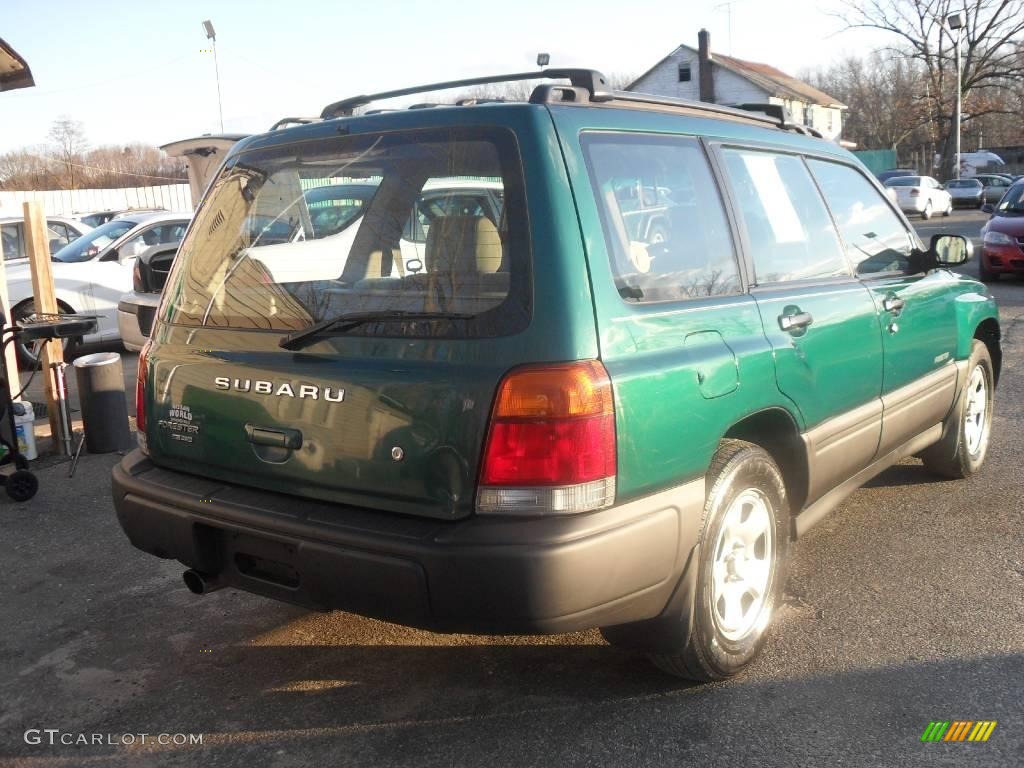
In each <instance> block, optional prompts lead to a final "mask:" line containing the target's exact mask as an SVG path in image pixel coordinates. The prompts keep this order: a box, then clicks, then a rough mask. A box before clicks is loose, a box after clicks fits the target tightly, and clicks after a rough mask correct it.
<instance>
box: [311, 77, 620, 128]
mask: <svg viewBox="0 0 1024 768" xmlns="http://www.w3.org/2000/svg"><path fill="white" fill-rule="evenodd" d="M521 80H568V81H569V82H570V83H572V84H573V85H574V86H575V87H577V88H585V89H586V90H587V91H588V92H589V93H590V98H591V100H592V101H607V100H608V99H610V98H611V97H612V92H611V90H610V89H609V88H608V79H607V78H606V77H605V76H604V75H602V74H601V73H600V72H598V71H596V70H593V69H541V70H535V71H533V72H513V73H511V74H506V75H488V76H486V77H470V78H467V79H465V80H448V81H446V82H443V83H428V84H427V85H416V86H412V87H411V88H398V89H397V90H394V91H381V92H380V93H370V94H364V95H362V96H352V97H350V98H347V99H342V100H341V101H336V102H334V103H333V104H328V105H327V106H326V107H324V109H323V112H321V113H320V117H321V118H322V119H324V120H329V119H330V118H332V117H346V116H349V115H351V114H353V112H354V111H355V110H356V109H357V108H358V107H365V106H366V105H367V104H370V103H371V102H374V101H380V100H381V99H391V98H395V97H396V96H410V95H412V94H414V93H427V92H429V91H444V90H448V89H449V88H465V87H468V86H472V85H488V84H490V83H512V82H518V81H521Z"/></svg>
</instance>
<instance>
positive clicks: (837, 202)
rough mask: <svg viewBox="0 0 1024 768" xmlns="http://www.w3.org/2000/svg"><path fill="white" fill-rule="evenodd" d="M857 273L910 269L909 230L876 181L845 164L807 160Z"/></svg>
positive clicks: (910, 241) (911, 245)
mask: <svg viewBox="0 0 1024 768" xmlns="http://www.w3.org/2000/svg"><path fill="white" fill-rule="evenodd" d="M807 164H808V165H809V166H810V169H811V172H812V173H813V174H814V178H815V179H816V180H817V182H818V186H819V187H820V188H821V192H822V194H823V195H824V196H825V202H826V203H828V207H829V208H830V209H831V211H832V217H833V218H834V219H835V222H836V226H837V227H838V228H839V234H840V235H841V236H842V238H843V243H844V244H845V246H846V255H847V257H848V258H849V260H850V263H851V264H853V265H854V268H855V270H856V272H857V274H858V275H865V274H873V273H879V272H906V271H909V270H910V253H911V250H912V248H913V245H914V241H913V238H912V236H911V234H910V232H909V231H908V230H907V228H906V226H904V224H903V221H902V220H901V219H900V217H899V216H897V215H896V212H895V211H894V210H893V209H892V206H890V205H889V203H888V202H887V201H886V199H885V198H884V197H882V194H881V193H880V192H879V191H878V189H876V188H875V185H874V184H872V183H871V182H870V181H868V180H867V179H866V178H864V176H863V175H862V174H861V173H860V172H858V171H857V170H855V169H854V168H851V167H850V166H848V165H843V164H841V163H833V162H829V161H826V160H808V162H807Z"/></svg>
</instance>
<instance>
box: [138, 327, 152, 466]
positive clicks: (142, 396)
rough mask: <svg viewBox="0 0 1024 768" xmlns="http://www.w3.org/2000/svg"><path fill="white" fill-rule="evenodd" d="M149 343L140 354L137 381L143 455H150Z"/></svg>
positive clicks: (139, 431) (140, 438) (139, 435)
mask: <svg viewBox="0 0 1024 768" xmlns="http://www.w3.org/2000/svg"><path fill="white" fill-rule="evenodd" d="M148 357H149V342H146V345H145V346H144V347H143V348H142V351H141V352H139V370H138V375H137V377H136V379H135V428H136V438H137V439H138V441H139V448H140V449H141V451H142V452H143V453H149V444H148V443H147V440H146V377H147V375H148V373H149V362H148V360H147V358H148Z"/></svg>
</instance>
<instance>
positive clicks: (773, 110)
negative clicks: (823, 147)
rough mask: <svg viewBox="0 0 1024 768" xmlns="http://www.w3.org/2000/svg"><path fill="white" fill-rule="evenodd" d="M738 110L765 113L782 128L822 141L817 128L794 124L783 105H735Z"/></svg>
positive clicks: (748, 103)
mask: <svg viewBox="0 0 1024 768" xmlns="http://www.w3.org/2000/svg"><path fill="white" fill-rule="evenodd" d="M733 106H734V107H736V109H742V110H743V111H745V112H763V113H764V114H766V115H768V116H769V117H773V118H775V121H776V123H777V124H778V126H779V127H780V128H784V129H785V130H787V131H795V132H796V133H801V134H803V135H804V136H813V137H814V138H816V139H822V138H824V136H822V134H821V131H819V130H817V129H816V128H812V127H811V126H809V125H800V124H799V123H794V122H793V116H792V115H791V114H790V112H789V110H788V109H786V108H785V107H784V106H782V105H781V104H768V103H750V102H747V103H743V104H734V105H733Z"/></svg>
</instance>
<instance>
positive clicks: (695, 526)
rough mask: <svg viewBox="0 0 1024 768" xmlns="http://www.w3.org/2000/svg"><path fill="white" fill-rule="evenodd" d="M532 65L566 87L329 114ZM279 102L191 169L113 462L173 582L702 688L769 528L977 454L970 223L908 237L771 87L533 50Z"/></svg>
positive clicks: (989, 313)
mask: <svg viewBox="0 0 1024 768" xmlns="http://www.w3.org/2000/svg"><path fill="white" fill-rule="evenodd" d="M528 77H529V78H538V77H545V78H547V79H550V80H562V81H564V80H568V81H569V84H568V85H561V84H558V83H554V82H553V83H545V84H543V85H540V86H538V87H537V89H536V90H535V91H534V93H533V95H532V97H531V98H530V101H529V103H496V102H487V101H482V100H471V99H466V100H462V101H460V102H458V103H457V104H449V105H417V108H410V109H401V110H390V111H384V110H377V111H365V112H364V114H361V115H358V116H356V115H355V114H354V113H355V111H356V110H357V108H365V107H366V106H367V105H368V103H369V102H371V101H374V100H376V99H377V98H380V97H393V96H401V95H408V94H412V93H417V92H420V91H426V90H432V89H436V88H437V87H438V86H439V85H444V86H446V87H450V86H453V85H454V86H465V85H472V84H478V83H481V82H490V81H497V80H500V79H508V80H525V79H527V78H528ZM291 122H295V121H291ZM298 122H300V123H302V124H300V125H297V126H294V127H286V128H281V129H279V130H271V131H270V132H268V133H264V134H261V135H258V136H253V137H250V138H248V139H246V140H244V141H242V142H240V143H239V144H238V145H237V146H236V147H235V148H234V149H233V150H232V151H231V153H230V154H229V156H228V158H227V159H226V161H225V163H224V165H223V167H222V169H221V170H220V172H219V174H218V176H217V177H216V179H215V181H214V182H213V183H212V185H211V186H210V188H209V190H208V192H207V193H206V195H205V198H204V200H203V202H202V205H201V206H200V208H199V211H198V213H197V215H196V217H195V220H194V221H193V223H192V225H191V227H190V229H189V231H188V233H187V235H186V237H185V240H184V241H183V243H182V246H181V250H180V252H179V255H178V258H177V260H176V263H175V265H174V267H173V270H172V273H171V275H170V277H169V279H168V282H167V286H166V288H165V290H164V294H163V299H162V303H161V305H160V308H159V311H158V313H157V320H156V323H155V326H154V329H153V333H152V339H151V341H150V343H149V345H148V346H147V348H146V349H145V350H144V351H143V353H142V355H141V356H140V359H139V382H138V435H139V450H138V451H136V452H134V453H132V454H130V455H129V456H127V457H126V458H125V459H124V460H123V461H122V462H121V464H120V465H119V466H117V467H116V468H115V469H114V474H113V492H114V501H115V506H116V508H117V514H118V518H119V520H120V523H121V525H122V527H123V528H124V530H125V532H126V533H127V535H128V537H129V538H130V539H131V541H132V543H133V544H134V545H135V546H137V547H139V548H140V549H142V550H145V551H146V552H150V553H152V554H154V555H157V556H159V557H164V558H173V559H177V560H179V561H180V562H181V563H183V564H184V565H185V566H186V567H187V568H188V570H187V571H186V572H185V582H186V584H187V586H188V587H189V588H190V589H191V590H192V591H193V592H196V593H204V592H207V591H211V590H214V589H217V588H219V587H222V586H231V587H235V588H239V589H244V590H248V591H250V592H255V593H258V594H261V595H265V596H267V597H272V598H276V599H279V600H285V601H288V602H292V603H298V604H300V605H304V606H309V607H311V608H315V609H320V610H331V609H342V610H346V611H353V612H356V613H360V614H364V615H366V616H374V617H378V618H382V619H387V620H390V621H395V622H399V623H402V624H407V625H411V626H416V627H425V628H429V629H433V630H438V631H442V632H475V633H553V632H566V631H572V630H581V629H588V628H593V627H599V628H601V631H602V633H603V635H604V637H605V638H606V639H607V640H608V641H609V642H611V643H614V644H616V645H622V646H626V647H632V648H636V649H640V650H642V651H644V652H646V653H648V654H649V655H650V656H651V658H652V659H653V660H654V661H655V663H657V664H658V665H659V666H660V667H661V668H663V669H664V670H667V671H669V672H671V673H674V674H678V675H682V676H685V677H689V678H693V679H697V680H714V679H720V678H723V677H727V676H729V675H732V674H734V673H736V672H737V671H738V670H740V669H741V668H742V667H743V666H744V665H745V664H747V663H748V662H750V661H751V659H752V658H753V657H754V656H755V655H756V654H757V652H758V650H759V649H760V647H761V646H762V644H763V642H764V639H765V634H766V630H767V628H768V626H769V624H770V620H771V617H772V613H773V611H774V610H775V608H776V607H777V606H778V604H779V601H780V596H781V593H782V589H783V585H784V582H785V564H786V559H787V554H788V550H789V545H790V542H791V541H793V540H794V539H795V538H796V537H797V536H798V535H800V534H802V533H803V532H805V531H806V530H807V529H808V528H810V527H811V526H812V525H814V524H815V523H816V522H817V521H819V520H820V519H821V518H822V517H823V516H824V515H825V514H827V513H828V512H829V511H830V510H832V509H834V508H835V507H836V506H837V505H838V504H839V503H840V502H841V501H842V499H843V498H845V497H846V496H847V495H849V494H850V493H851V492H852V491H853V490H854V489H856V488H857V487H858V486H860V485H861V484H863V483H864V482H865V481H867V480H868V479H869V478H871V477H873V476H874V475H876V474H878V473H879V472H881V471H882V470H884V469H885V468H886V467H888V466H890V465H892V464H893V463H894V462H897V461H900V460H901V459H903V458H905V457H908V456H912V455H916V456H919V457H921V459H923V461H924V464H925V467H926V468H928V469H929V470H931V471H932V472H934V473H935V474H937V475H940V476H945V477H965V476H967V475H970V474H971V473H973V472H975V471H977V470H978V468H979V467H980V466H981V463H982V462H983V461H984V458H985V453H986V450H987V446H988V443H989V436H990V431H991V424H992V395H993V390H994V387H995V384H996V381H997V379H998V376H999V365H1000V346H999V339H1000V331H999V321H998V315H997V311H996V307H995V304H994V302H993V300H992V298H991V296H989V295H988V294H987V292H986V289H985V288H984V287H983V286H982V285H981V284H979V283H978V282H976V281H974V280H972V279H969V278H967V277H964V276H963V275H959V274H955V273H953V272H950V271H949V270H948V267H949V266H952V265H955V264H959V263H962V262H963V261H964V260H966V259H967V258H968V257H969V255H970V242H969V241H967V240H966V239H964V238H962V237H958V236H955V235H949V236H936V237H935V238H933V239H932V242H931V243H930V245H929V247H927V248H926V247H924V246H923V245H922V244H921V243H920V241H919V240H918V238H917V236H916V235H915V233H914V231H913V229H911V227H910V226H909V225H908V224H907V221H906V219H905V218H904V217H903V215H902V214H901V213H900V211H899V209H898V207H896V206H895V205H894V204H893V202H892V201H891V200H890V199H889V198H887V197H886V194H885V193H884V191H883V190H882V188H881V187H880V186H879V185H878V184H877V183H876V182H875V181H874V180H873V179H872V177H871V176H870V175H869V174H867V173H866V172H865V170H864V168H863V167H862V166H861V165H860V164H859V163H858V162H857V161H856V160H855V159H854V158H853V157H852V156H851V155H850V154H849V153H847V152H846V151H845V150H843V149H841V148H839V147H838V146H836V145H835V144H833V143H831V142H828V141H825V140H822V139H821V138H820V137H817V136H815V135H814V134H813V131H811V130H809V129H807V128H804V127H801V126H796V125H792V124H789V123H788V122H787V121H786V116H785V115H783V114H781V113H778V112H776V110H775V109H774V108H772V107H770V106H765V108H764V111H762V112H753V111H743V110H739V109H730V108H726V107H720V106H716V105H711V104H701V103H691V102H683V101H674V100H668V99H660V98H655V97H649V96H643V95H640V94H632V93H613V92H611V91H609V90H608V88H607V85H606V83H605V80H604V78H603V77H602V76H601V75H600V74H599V73H596V72H593V71H589V70H547V71H544V72H531V73H523V74H519V75H512V76H506V77H505V78H478V79H475V80H472V81H463V82H461V83H446V84H435V85H434V86H430V87H429V88H428V87H425V88H422V89H404V90H401V91H393V92H389V93H386V94H377V95H376V96H366V97H356V98H353V99H348V100H345V101H342V102H337V103H335V104H332V105H330V106H329V107H327V108H326V109H325V110H324V112H323V114H322V115H321V117H320V118H316V119H313V120H305V121H298ZM321 187H331V189H330V190H324V191H322V192H321V193H317V194H310V190H317V189H319V188H321ZM313 201H316V202H313Z"/></svg>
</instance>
